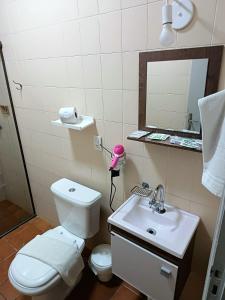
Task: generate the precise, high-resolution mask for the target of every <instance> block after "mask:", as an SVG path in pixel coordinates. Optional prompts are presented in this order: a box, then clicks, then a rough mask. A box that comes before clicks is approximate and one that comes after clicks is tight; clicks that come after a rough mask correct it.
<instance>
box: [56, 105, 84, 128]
mask: <svg viewBox="0 0 225 300" xmlns="http://www.w3.org/2000/svg"><path fill="white" fill-rule="evenodd" d="M59 118H60V120H61V122H62V123H67V124H76V123H79V122H80V116H79V115H78V113H77V110H76V107H62V108H60V110H59Z"/></svg>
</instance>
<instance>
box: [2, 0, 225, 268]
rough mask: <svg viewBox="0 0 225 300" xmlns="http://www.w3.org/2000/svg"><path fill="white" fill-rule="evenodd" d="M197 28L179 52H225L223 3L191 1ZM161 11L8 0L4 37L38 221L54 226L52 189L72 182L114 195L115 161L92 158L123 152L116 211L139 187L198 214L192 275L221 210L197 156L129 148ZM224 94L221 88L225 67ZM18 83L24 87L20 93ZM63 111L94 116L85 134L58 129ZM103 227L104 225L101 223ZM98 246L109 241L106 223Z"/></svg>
mask: <svg viewBox="0 0 225 300" xmlns="http://www.w3.org/2000/svg"><path fill="white" fill-rule="evenodd" d="M194 4H195V6H196V14H195V19H194V20H193V22H192V24H191V26H190V27H189V28H188V29H185V30H183V31H182V32H179V33H177V38H176V43H175V44H174V45H173V46H174V47H177V48H180V47H192V46H205V45H211V44H220V43H222V44H223V43H225V29H224V28H225V26H224V25H225V22H224V10H225V1H224V0H204V1H203V0H194ZM161 5H162V1H154V0H148V1H147V0H121V1H120V0H2V1H1V7H0V36H1V40H2V42H3V45H4V54H5V58H6V63H7V69H8V73H9V79H10V83H11V88H12V92H13V100H14V103H15V106H16V114H17V118H18V122H19V128H20V132H21V136H22V140H23V147H24V151H25V156H26V162H27V166H28V169H29V176H30V180H31V185H32V190H33V195H34V201H35V205H36V208H37V213H38V214H39V215H40V216H42V217H44V218H46V219H47V220H49V221H51V222H53V223H54V222H56V211H55V208H54V203H53V197H52V194H51V193H50V190H49V186H50V184H51V183H52V182H53V181H54V180H56V179H58V178H61V177H68V178H71V179H73V180H77V181H79V182H80V183H83V184H86V185H87V186H90V187H93V188H95V189H97V190H99V191H101V192H102V194H103V197H102V216H103V217H106V216H107V215H108V214H109V213H110V210H109V208H108V195H109V187H110V184H109V174H108V171H107V169H108V163H109V159H108V157H107V156H105V154H104V153H101V152H97V151H94V147H93V135H101V136H103V142H104V145H105V146H107V147H109V148H111V147H112V146H113V145H114V144H115V143H124V144H125V147H126V151H127V164H126V168H125V171H124V174H123V175H122V176H121V177H120V178H118V179H117V180H116V182H117V186H118V193H117V197H116V201H115V207H116V206H118V205H119V204H120V203H121V202H122V201H123V200H124V198H125V197H127V196H128V192H129V190H130V189H131V187H133V185H134V184H137V183H139V182H142V181H147V182H150V183H151V184H153V185H156V184H158V183H163V184H164V185H165V186H166V196H167V201H168V202H171V203H173V204H175V205H177V206H178V207H181V208H184V209H186V210H188V211H191V212H193V213H196V214H198V215H199V216H200V217H201V219H202V222H201V225H200V228H199V231H198V235H197V240H196V249H195V256H196V260H195V265H196V266H197V265H199V266H205V265H206V262H207V255H208V253H209V249H210V242H211V238H212V235H213V230H214V224H215V219H216V215H217V209H218V204H219V201H218V199H216V198H215V197H213V196H212V195H210V194H209V193H208V192H207V191H206V190H205V189H204V188H203V187H202V186H201V182H200V181H201V171H202V157H201V155H200V154H198V153H194V152H193V153H192V152H189V151H180V150H174V149H167V148H164V147H162V148H161V147H158V146H146V145H144V144H141V143H135V142H131V141H127V140H126V136H127V135H128V133H129V132H131V131H133V130H135V129H137V117H138V52H139V51H143V50H145V51H146V50H153V49H154V50H156V49H161V46H160V43H159V34H160V30H161ZM221 76H222V77H221V83H220V87H221V88H223V87H224V85H225V79H224V78H225V64H223V70H222V75H221ZM12 80H16V81H19V82H21V83H22V84H23V85H24V88H23V91H22V93H20V92H19V91H17V90H16V89H15V87H14V86H13V84H12ZM63 105H76V106H77V108H78V110H79V111H80V112H81V113H84V114H90V115H93V116H94V117H95V119H96V125H95V126H93V127H92V128H90V129H87V130H85V131H84V132H82V133H78V132H74V131H68V130H65V129H60V128H54V127H52V126H51V124H50V122H51V120H53V119H55V118H56V117H57V110H58V109H59V107H60V106H63ZM102 220H104V218H102ZM101 229H102V231H101V234H102V235H101V236H102V237H103V236H106V235H107V227H106V223H105V222H103V221H102V227H101Z"/></svg>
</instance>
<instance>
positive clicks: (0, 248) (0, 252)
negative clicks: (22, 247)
mask: <svg viewBox="0 0 225 300" xmlns="http://www.w3.org/2000/svg"><path fill="white" fill-rule="evenodd" d="M15 252H16V251H15V249H14V248H13V247H12V246H11V245H10V244H9V243H8V241H7V240H6V239H4V238H2V239H0V262H1V261H2V260H4V259H6V258H7V257H9V256H10V255H12V254H13V253H15Z"/></svg>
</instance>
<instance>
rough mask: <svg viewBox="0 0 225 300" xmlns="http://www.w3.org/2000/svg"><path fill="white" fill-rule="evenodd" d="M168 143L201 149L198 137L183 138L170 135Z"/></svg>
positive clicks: (200, 141)
mask: <svg viewBox="0 0 225 300" xmlns="http://www.w3.org/2000/svg"><path fill="white" fill-rule="evenodd" d="M170 143H171V144H174V145H180V146H183V147H187V148H192V149H198V150H201V149H202V140H198V139H190V138H184V137H180V136H171V137H170Z"/></svg>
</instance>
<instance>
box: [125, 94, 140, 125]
mask: <svg viewBox="0 0 225 300" xmlns="http://www.w3.org/2000/svg"><path fill="white" fill-rule="evenodd" d="M123 122H124V123H125V124H130V125H132V124H133V125H134V124H135V125H137V124H138V91H130V90H124V91H123Z"/></svg>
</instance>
